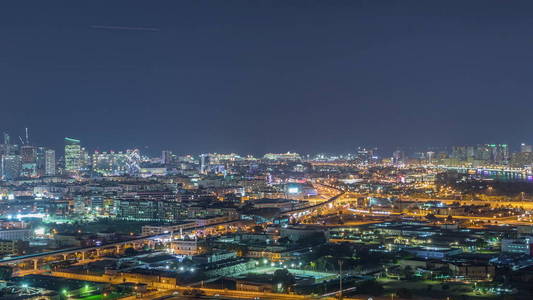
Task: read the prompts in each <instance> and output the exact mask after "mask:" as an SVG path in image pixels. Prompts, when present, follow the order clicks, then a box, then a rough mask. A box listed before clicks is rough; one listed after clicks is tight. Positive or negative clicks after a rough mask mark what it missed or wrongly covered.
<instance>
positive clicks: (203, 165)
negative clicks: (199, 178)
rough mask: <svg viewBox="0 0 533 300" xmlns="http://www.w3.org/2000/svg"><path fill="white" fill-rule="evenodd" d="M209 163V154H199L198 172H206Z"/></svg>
mask: <svg viewBox="0 0 533 300" xmlns="http://www.w3.org/2000/svg"><path fill="white" fill-rule="evenodd" d="M209 164H210V157H209V154H201V155H200V173H202V174H206V173H207V168H208V166H209Z"/></svg>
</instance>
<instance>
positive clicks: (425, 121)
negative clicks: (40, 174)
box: [0, 0, 533, 154]
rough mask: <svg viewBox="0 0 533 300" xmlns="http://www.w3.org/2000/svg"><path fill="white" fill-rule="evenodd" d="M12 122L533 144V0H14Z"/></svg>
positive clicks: (209, 147) (134, 143)
mask: <svg viewBox="0 0 533 300" xmlns="http://www.w3.org/2000/svg"><path fill="white" fill-rule="evenodd" d="M0 99H1V100H0V101H1V107H0V131H8V132H10V133H11V135H12V138H13V139H15V138H16V139H18V137H17V136H18V135H23V132H24V127H29V128H30V138H31V140H32V141H33V142H34V143H35V144H39V145H45V146H52V147H55V148H60V147H62V142H63V137H65V136H71V137H74V138H79V139H81V140H82V143H83V144H84V145H86V146H87V147H88V148H89V149H100V150H111V149H113V150H122V149H126V148H129V147H139V148H141V149H144V150H145V151H148V152H151V153H152V154H156V153H159V151H160V150H162V149H171V150H173V151H175V152H177V153H201V152H230V151H234V152H238V153H242V154H247V153H252V154H263V153H265V152H285V151H288V150H290V151H299V152H304V153H316V152H323V151H325V152H346V151H350V150H352V151H353V149H354V148H355V147H357V146H361V145H368V146H379V147H381V148H383V149H386V150H387V151H389V150H394V148H395V147H396V146H417V147H423V146H439V145H453V144H476V143H497V142H502V143H503V142H506V143H509V144H511V145H512V146H515V147H516V146H517V144H518V143H520V142H529V143H532V142H533V131H532V116H533V1H501V0H500V1H487V0H483V1H474V0H468V1H465V0H461V1H427V0H420V1H406V0H402V1H376V0H367V1H357V0H351V1H338V0H335V1H310V0H302V1H284V0H279V1H261V0H254V1H248V0H247V1H229V0H224V1H222V0H213V1H184V0H180V1H142V2H137V1H62V2H59V1H33V2H30V1H2V2H1V3H0Z"/></svg>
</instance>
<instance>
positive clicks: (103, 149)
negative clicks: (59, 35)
mask: <svg viewBox="0 0 533 300" xmlns="http://www.w3.org/2000/svg"><path fill="white" fill-rule="evenodd" d="M28 130H29V132H30V144H29V145H31V146H35V147H46V148H49V149H53V150H56V152H58V153H62V151H63V149H64V140H65V139H67V138H70V139H75V140H79V141H80V145H81V146H82V147H83V148H86V149H87V150H88V151H89V152H90V153H92V152H94V151H99V152H110V151H115V152H120V151H126V150H131V149H139V150H140V151H141V153H145V154H146V153H148V154H149V156H151V157H156V156H159V155H161V152H162V151H167V150H168V151H172V153H173V154H177V155H200V154H204V153H218V154H228V153H235V154H239V155H243V156H245V155H253V156H256V157H260V156H263V155H264V154H267V153H287V152H294V153H298V154H302V155H319V154H330V155H344V154H349V153H355V152H356V151H357V149H358V148H359V147H361V148H365V149H368V150H370V149H377V153H378V154H379V155H381V156H383V155H384V154H383V153H387V154H386V155H389V154H392V152H394V151H396V150H400V151H408V153H411V154H412V153H416V152H421V151H423V152H427V151H432V150H435V151H446V150H450V149H449V148H451V147H454V146H477V145H488V144H506V145H508V146H509V149H510V151H511V152H516V151H518V150H519V149H520V145H521V144H522V143H525V144H527V145H531V144H530V143H527V142H519V143H517V144H509V143H505V142H490V143H467V144H455V145H438V146H435V145H429V146H396V147H387V148H385V147H380V146H379V145H377V146H376V145H366V146H365V145H356V146H354V147H352V148H351V149H347V150H345V151H337V152H336V151H313V150H312V149H308V150H301V151H295V150H278V151H263V152H255V153H250V152H248V153H247V152H241V151H238V150H230V151H209V150H208V151H201V152H180V151H179V150H175V149H171V148H165V147H163V146H157V147H158V148H160V150H157V149H156V150H154V149H155V148H156V146H153V147H147V146H144V147H141V146H135V145H131V146H128V147H116V146H115V147H113V146H112V147H104V146H93V145H88V144H86V143H84V140H83V139H81V138H79V137H77V136H65V137H62V138H61V139H60V141H61V143H56V144H55V146H51V145H53V144H52V143H46V142H41V141H40V140H39V139H37V141H39V142H37V143H34V142H33V141H34V140H33V137H32V136H31V129H30V128H28ZM22 132H25V130H23V131H22ZM4 133H8V134H9V136H10V141H11V144H14V145H19V146H21V145H24V144H22V143H21V141H20V139H19V137H20V138H22V139H23V140H24V142H25V137H24V136H23V135H16V136H14V135H12V134H11V133H10V132H7V131H2V136H1V143H4V140H3V134H4Z"/></svg>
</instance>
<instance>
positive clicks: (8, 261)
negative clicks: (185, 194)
mask: <svg viewBox="0 0 533 300" xmlns="http://www.w3.org/2000/svg"><path fill="white" fill-rule="evenodd" d="M238 222H241V221H240V220H234V221H228V222H222V223H216V224H211V225H206V226H197V227H191V228H188V229H184V230H183V232H193V231H196V230H205V229H208V228H214V227H218V226H224V225H231V224H235V223H238ZM170 235H171V233H164V234H157V235H150V236H143V237H138V238H134V239H130V240H125V241H120V242H113V243H109V244H105V245H101V246H93V247H77V248H67V249H61V250H55V251H48V252H42V253H35V254H28V255H22V256H14V257H11V258H7V259H3V260H0V265H9V264H16V263H21V262H25V261H32V260H35V259H39V258H46V257H52V256H60V255H67V254H75V253H83V252H89V251H96V250H102V249H108V248H112V247H117V246H124V245H131V244H134V243H136V242H143V241H147V240H156V239H168V238H170Z"/></svg>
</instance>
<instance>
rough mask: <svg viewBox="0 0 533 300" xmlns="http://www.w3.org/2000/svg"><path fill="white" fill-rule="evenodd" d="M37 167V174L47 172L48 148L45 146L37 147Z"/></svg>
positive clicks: (40, 174)
mask: <svg viewBox="0 0 533 300" xmlns="http://www.w3.org/2000/svg"><path fill="white" fill-rule="evenodd" d="M35 154H36V158H35V163H36V169H37V176H38V177H41V176H44V175H45V173H46V161H45V160H46V157H45V156H46V149H45V148H44V147H37V148H36V152H35Z"/></svg>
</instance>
